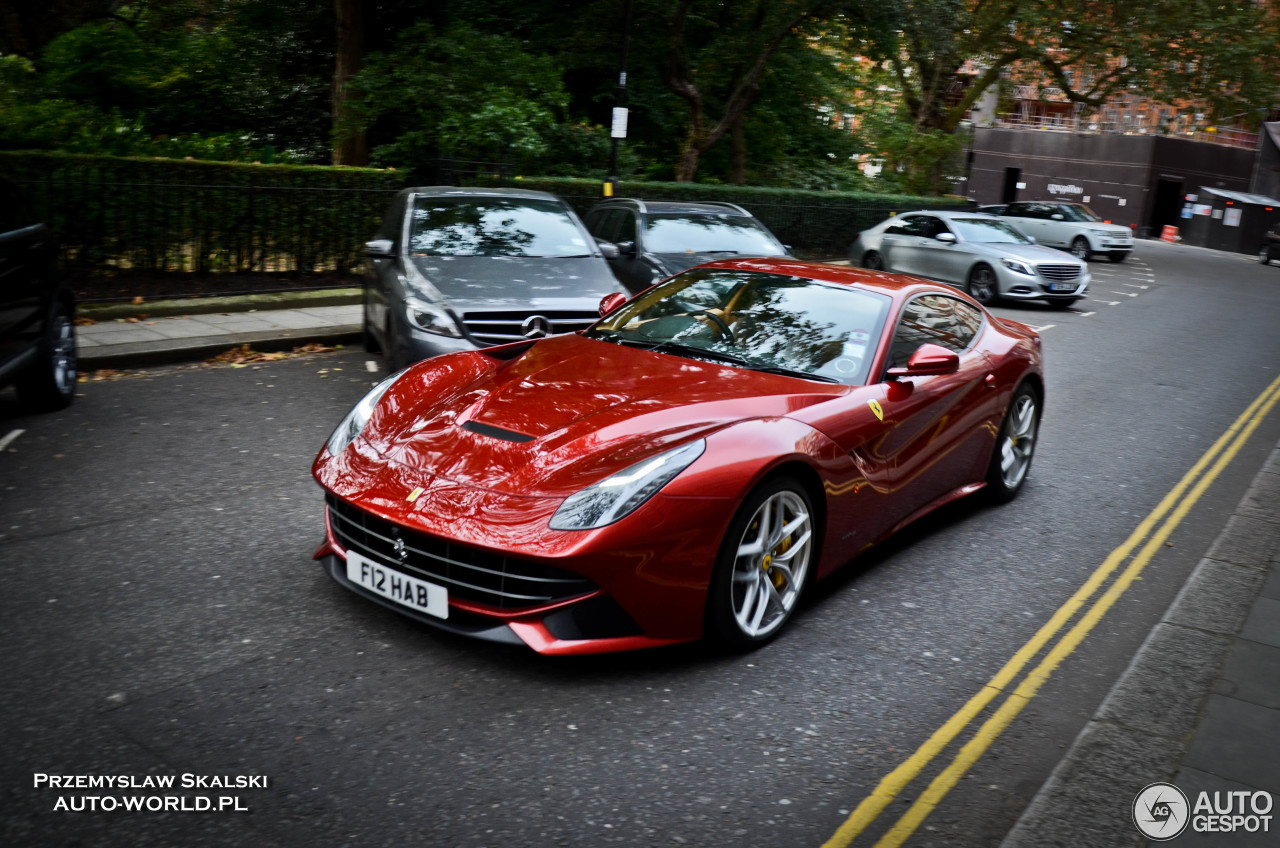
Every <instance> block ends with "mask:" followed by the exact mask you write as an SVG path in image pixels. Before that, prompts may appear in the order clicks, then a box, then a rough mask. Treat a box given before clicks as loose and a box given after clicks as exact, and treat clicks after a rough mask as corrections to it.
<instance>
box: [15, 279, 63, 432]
mask: <svg viewBox="0 0 1280 848" xmlns="http://www.w3.org/2000/svg"><path fill="white" fill-rule="evenodd" d="M16 387H17V390H18V399H19V401H21V402H22V404H23V405H24V406H26V407H27V408H28V409H32V410H35V411H38V412H51V411H53V410H55V409H65V408H66V407H68V406H69V405H70V404H71V400H72V398H74V397H75V393H76V327H75V323H74V321H73V320H72V310H71V305H70V304H69V303H67V302H64V301H62V300H55V301H54V303H53V306H52V307H51V308H50V309H49V320H48V321H47V322H46V323H45V332H44V338H42V339H41V340H40V345H39V347H38V349H37V352H36V361H35V362H34V363H32V364H31V366H30V367H29V368H27V370H26V371H24V372H23V373H22V376H20V377H19V378H18V380H17V386H16Z"/></svg>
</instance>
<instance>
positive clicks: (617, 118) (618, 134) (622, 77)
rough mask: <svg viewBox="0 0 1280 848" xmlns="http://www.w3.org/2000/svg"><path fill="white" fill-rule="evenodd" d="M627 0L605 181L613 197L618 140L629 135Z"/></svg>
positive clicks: (629, 3)
mask: <svg viewBox="0 0 1280 848" xmlns="http://www.w3.org/2000/svg"><path fill="white" fill-rule="evenodd" d="M633 2H634V0H627V12H626V18H625V20H624V21H623V24H622V59H621V61H620V62H619V63H618V89H617V91H616V93H615V94H614V97H613V123H612V126H611V127H610V128H609V136H610V141H611V142H612V144H611V145H610V150H609V176H608V177H607V178H606V179H605V182H604V196H605V197H613V192H614V189H615V188H616V187H617V185H618V142H619V140H621V139H624V138H626V137H627V47H628V44H629V43H630V41H631V8H632V4H633Z"/></svg>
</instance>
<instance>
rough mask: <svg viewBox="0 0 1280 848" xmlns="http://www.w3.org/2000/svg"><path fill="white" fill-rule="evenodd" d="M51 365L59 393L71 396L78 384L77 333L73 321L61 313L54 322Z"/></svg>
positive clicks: (50, 350)
mask: <svg viewBox="0 0 1280 848" xmlns="http://www.w3.org/2000/svg"><path fill="white" fill-rule="evenodd" d="M50 330H51V333H50V335H51V339H50V341H51V344H50V349H49V364H50V365H51V366H52V369H53V384H54V385H55V386H56V387H57V389H58V393H59V394H62V395H69V394H70V393H71V391H72V389H74V388H75V383H76V331H75V326H74V325H73V324H72V323H71V319H70V318H68V317H67V316H66V315H63V314H61V313H59V314H58V316H57V317H55V318H54V320H53V326H52V327H51V328H50Z"/></svg>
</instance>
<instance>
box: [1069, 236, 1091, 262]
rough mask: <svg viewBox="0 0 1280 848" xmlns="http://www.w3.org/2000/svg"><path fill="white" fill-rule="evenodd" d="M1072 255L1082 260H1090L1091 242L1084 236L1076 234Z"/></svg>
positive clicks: (1072, 243) (1072, 244)
mask: <svg viewBox="0 0 1280 848" xmlns="http://www.w3.org/2000/svg"><path fill="white" fill-rule="evenodd" d="M1071 255H1072V256H1074V257H1075V258H1076V259H1079V260H1080V261H1081V262H1088V261H1089V242H1088V241H1087V240H1085V237H1084V236H1076V240H1075V241H1073V242H1071Z"/></svg>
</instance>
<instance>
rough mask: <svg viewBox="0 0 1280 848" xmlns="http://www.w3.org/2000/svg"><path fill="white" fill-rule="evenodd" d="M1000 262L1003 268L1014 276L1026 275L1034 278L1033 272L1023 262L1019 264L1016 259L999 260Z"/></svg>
mask: <svg viewBox="0 0 1280 848" xmlns="http://www.w3.org/2000/svg"><path fill="white" fill-rule="evenodd" d="M1000 262H1001V263H1002V264H1003V265H1004V267H1006V268H1008V269H1009V270H1010V271H1013V272H1014V273H1015V274H1026V275H1027V276H1028V277H1034V276H1035V272H1034V271H1032V270H1031V266H1029V265H1027V263H1025V262H1019V261H1018V260H1016V259H1001V260H1000Z"/></svg>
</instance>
